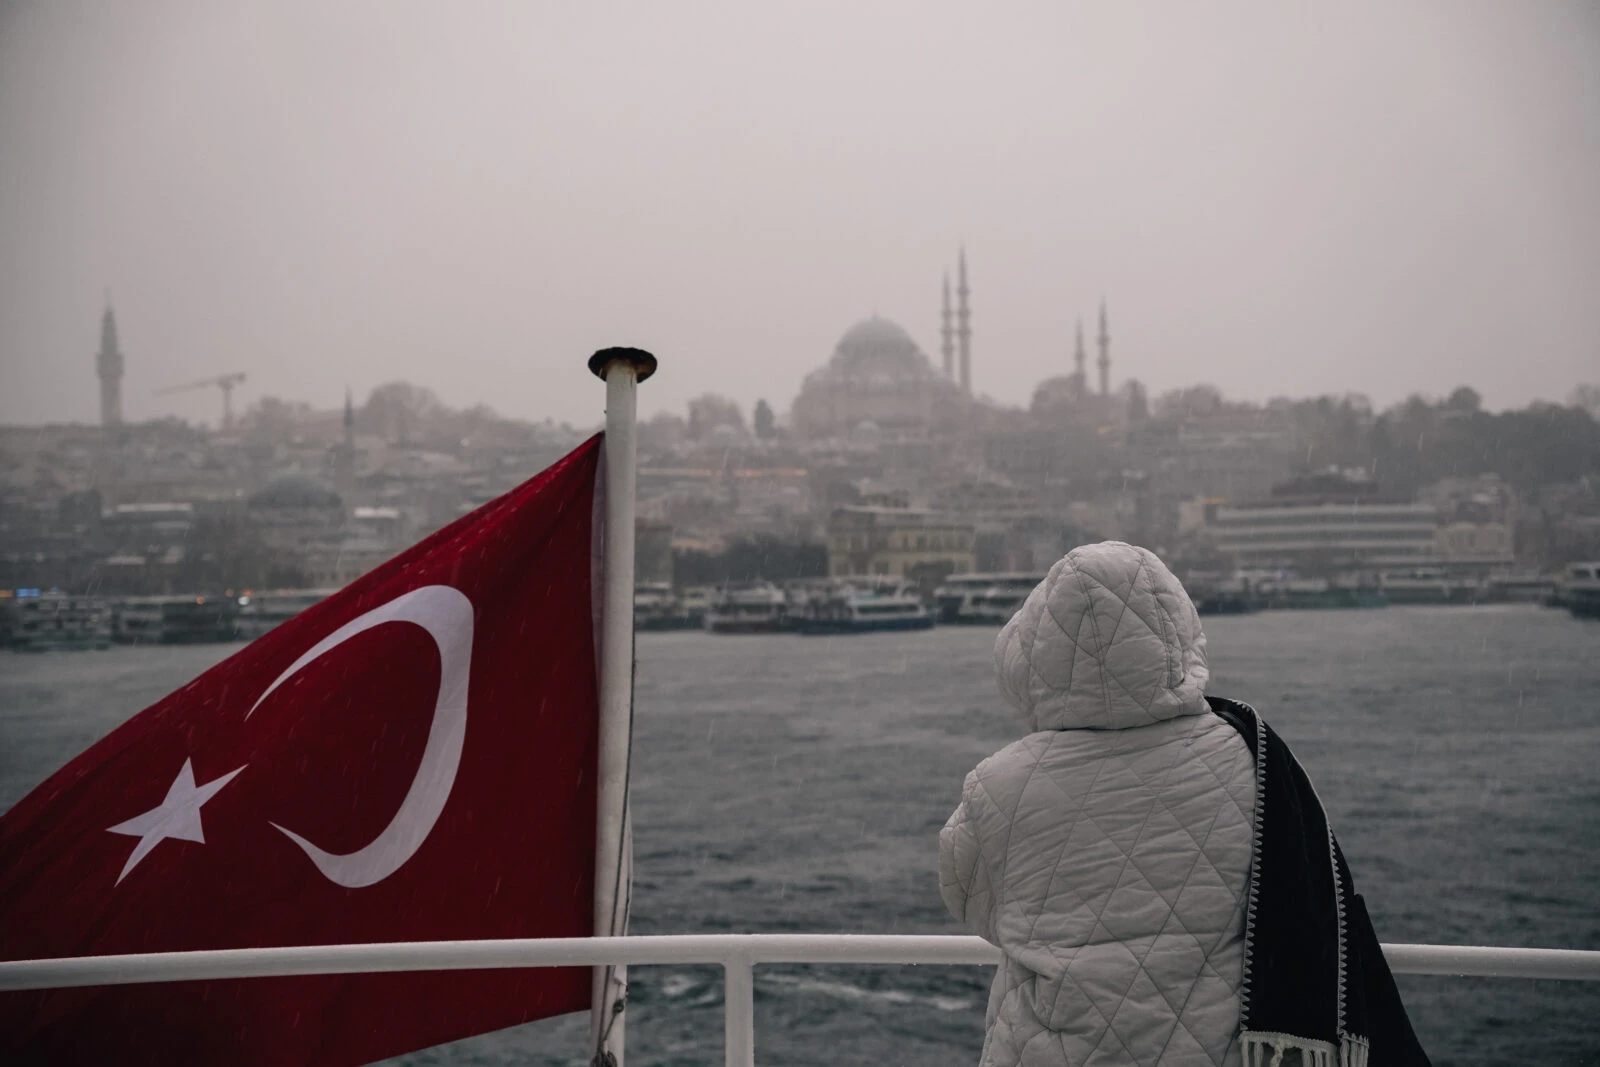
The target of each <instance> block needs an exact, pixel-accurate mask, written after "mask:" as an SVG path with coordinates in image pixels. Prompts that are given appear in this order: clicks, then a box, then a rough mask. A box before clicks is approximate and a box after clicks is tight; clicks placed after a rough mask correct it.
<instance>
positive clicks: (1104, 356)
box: [1100, 300, 1111, 396]
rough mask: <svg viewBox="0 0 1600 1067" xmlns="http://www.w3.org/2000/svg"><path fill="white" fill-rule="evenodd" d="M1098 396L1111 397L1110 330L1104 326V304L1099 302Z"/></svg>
mask: <svg viewBox="0 0 1600 1067" xmlns="http://www.w3.org/2000/svg"><path fill="white" fill-rule="evenodd" d="M1100 395H1101V396H1110V395H1111V329H1110V327H1108V326H1107V325H1106V302H1105V301H1104V300H1102V301H1100Z"/></svg>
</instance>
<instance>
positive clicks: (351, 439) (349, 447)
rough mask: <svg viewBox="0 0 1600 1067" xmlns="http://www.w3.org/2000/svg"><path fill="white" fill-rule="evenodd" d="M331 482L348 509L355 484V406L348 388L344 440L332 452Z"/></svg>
mask: <svg viewBox="0 0 1600 1067" xmlns="http://www.w3.org/2000/svg"><path fill="white" fill-rule="evenodd" d="M333 480H334V486H335V488H336V489H338V491H339V495H340V496H341V497H345V498H346V499H345V501H344V504H345V507H347V508H348V507H349V506H350V501H349V499H348V497H349V494H350V490H352V489H354V488H355V483H356V406H355V402H354V401H353V400H352V399H351V397H350V387H349V386H345V390H344V440H343V441H342V442H340V443H339V444H338V445H337V446H335V447H334V450H333Z"/></svg>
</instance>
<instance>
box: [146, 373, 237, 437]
mask: <svg viewBox="0 0 1600 1067" xmlns="http://www.w3.org/2000/svg"><path fill="white" fill-rule="evenodd" d="M242 381H244V375H243V374H241V373H239V372H238V371H235V372H234V373H232V374H219V375H217V376H216V377H215V378H201V379H200V380H199V381H198V382H190V383H189V384H188V385H174V386H172V387H170V388H167V389H157V390H156V395H157V396H166V395H167V394H168V393H186V392H188V391H189V390H191V389H204V388H205V387H206V386H208V385H214V386H216V387H217V388H218V389H221V390H222V428H223V429H224V430H226V429H228V428H229V427H230V426H232V425H233V387H234V386H236V385H238V384H239V383H240V382H242Z"/></svg>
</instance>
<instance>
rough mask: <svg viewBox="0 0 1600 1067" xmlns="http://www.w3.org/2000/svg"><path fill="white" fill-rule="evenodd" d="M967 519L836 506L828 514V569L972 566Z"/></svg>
mask: <svg viewBox="0 0 1600 1067" xmlns="http://www.w3.org/2000/svg"><path fill="white" fill-rule="evenodd" d="M976 535H977V531H976V530H975V529H974V528H973V526H972V524H971V523H964V522H960V521H958V520H956V519H952V518H950V517H949V516H945V515H940V514H937V513H935V512H931V511H924V510H921V509H915V508H875V507H847V508H839V509H838V510H836V511H835V512H834V513H833V515H832V516H831V517H830V518H829V519H828V574H829V575H831V576H832V577H835V578H852V577H870V576H875V575H881V576H892V577H897V578H899V577H912V576H915V574H916V573H917V571H918V570H919V568H923V567H948V568H949V571H948V573H950V574H968V573H970V572H971V571H972V567H973V549H974V546H973V542H974V540H975V538H976Z"/></svg>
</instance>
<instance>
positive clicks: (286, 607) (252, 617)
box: [238, 589, 338, 641]
mask: <svg viewBox="0 0 1600 1067" xmlns="http://www.w3.org/2000/svg"><path fill="white" fill-rule="evenodd" d="M337 592H338V590H337V589H284V590H277V591H270V592H265V593H246V594H244V595H243V596H241V597H239V621H238V634H239V636H240V637H242V638H244V639H245V640H247V641H253V640H255V639H256V638H258V637H260V636H261V635H262V634H264V633H267V632H268V631H270V630H273V629H275V628H277V627H278V626H281V625H282V624H284V623H286V622H288V621H289V620H290V619H292V618H294V617H295V616H296V615H298V614H300V613H301V612H302V611H304V610H306V609H307V608H309V607H311V606H312V605H314V604H316V603H319V602H320V601H322V600H325V599H327V598H328V597H330V596H332V595H333V594H334V593H337Z"/></svg>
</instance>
